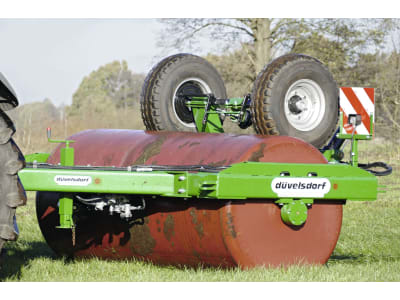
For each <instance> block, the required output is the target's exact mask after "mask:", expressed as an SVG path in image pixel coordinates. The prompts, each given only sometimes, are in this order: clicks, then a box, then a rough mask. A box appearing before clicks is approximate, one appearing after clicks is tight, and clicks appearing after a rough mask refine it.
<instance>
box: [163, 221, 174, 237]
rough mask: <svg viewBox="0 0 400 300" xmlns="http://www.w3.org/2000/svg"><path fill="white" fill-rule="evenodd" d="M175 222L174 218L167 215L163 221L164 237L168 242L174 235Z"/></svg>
mask: <svg viewBox="0 0 400 300" xmlns="http://www.w3.org/2000/svg"><path fill="white" fill-rule="evenodd" d="M174 229H175V222H174V217H173V216H172V215H168V216H167V218H166V219H165V221H164V230H163V232H164V236H165V238H166V239H167V240H168V241H170V240H171V237H172V236H173V235H174V233H175V231H174Z"/></svg>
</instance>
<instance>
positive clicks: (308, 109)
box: [284, 79, 326, 131]
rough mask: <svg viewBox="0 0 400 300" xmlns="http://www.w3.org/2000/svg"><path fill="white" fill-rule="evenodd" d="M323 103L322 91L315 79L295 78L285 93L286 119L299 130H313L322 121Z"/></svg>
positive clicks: (324, 101)
mask: <svg viewBox="0 0 400 300" xmlns="http://www.w3.org/2000/svg"><path fill="white" fill-rule="evenodd" d="M325 103H326V100H325V96H324V93H323V91H322V89H321V87H320V86H319V85H318V84H317V83H316V82H315V81H313V80H310V79H300V80H297V81H296V82H294V83H293V84H292V85H291V86H290V87H289V89H288V91H287V92H286V95H285V103H284V111H285V116H286V119H287V120H288V122H289V124H290V125H292V126H293V127H294V128H295V129H297V130H299V131H310V130H313V129H314V128H315V127H317V126H318V125H319V124H320V123H321V122H322V119H323V117H324V114H325Z"/></svg>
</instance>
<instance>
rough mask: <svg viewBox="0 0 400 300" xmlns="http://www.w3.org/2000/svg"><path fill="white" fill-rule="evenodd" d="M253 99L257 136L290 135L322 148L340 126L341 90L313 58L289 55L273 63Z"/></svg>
mask: <svg viewBox="0 0 400 300" xmlns="http://www.w3.org/2000/svg"><path fill="white" fill-rule="evenodd" d="M298 94H299V95H298ZM251 98H252V102H251V108H250V109H251V114H252V123H253V125H254V129H255V131H256V132H257V133H258V134H264V135H288V136H292V137H297V138H300V139H302V140H304V141H306V142H308V143H310V144H312V145H313V146H315V147H321V146H323V145H324V144H325V142H326V141H328V140H329V138H330V137H331V136H332V134H333V133H334V131H335V129H336V127H337V122H338V117H339V114H338V112H339V91H338V87H337V85H336V82H335V80H334V79H333V77H332V75H331V74H330V72H329V70H328V69H327V68H326V67H325V66H324V65H323V64H322V63H321V62H320V61H318V60H317V59H315V58H313V57H310V56H307V55H303V54H288V55H283V56H281V57H278V58H277V59H275V60H273V61H272V62H270V63H269V64H268V65H266V66H265V68H264V69H263V70H262V71H261V72H260V73H259V74H258V76H257V78H256V81H255V83H254V87H253V90H252V94H251ZM314 100H315V101H314ZM299 101H300V104H301V105H302V106H299V105H298V104H297V103H298V102H299Z"/></svg>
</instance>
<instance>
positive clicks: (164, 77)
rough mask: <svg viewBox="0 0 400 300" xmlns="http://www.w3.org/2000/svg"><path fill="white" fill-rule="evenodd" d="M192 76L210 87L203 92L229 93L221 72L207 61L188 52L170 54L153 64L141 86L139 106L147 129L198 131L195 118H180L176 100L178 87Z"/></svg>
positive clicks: (222, 95)
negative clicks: (192, 119)
mask: <svg viewBox="0 0 400 300" xmlns="http://www.w3.org/2000/svg"><path fill="white" fill-rule="evenodd" d="M191 78H194V79H199V81H198V82H200V81H201V82H204V83H205V84H206V85H207V87H208V88H209V91H204V90H202V92H203V93H205V92H211V93H213V94H214V96H215V97H217V98H226V97H227V96H226V89H225V85H224V82H223V80H222V78H221V76H220V75H219V73H218V71H217V70H216V69H215V68H214V67H213V66H212V65H211V64H210V63H209V62H208V61H206V60H205V59H203V58H201V57H199V56H195V55H192V54H186V53H180V54H176V55H172V56H169V57H167V58H165V59H163V60H162V61H160V62H159V63H158V64H157V65H156V66H154V67H153V69H152V70H151V71H150V72H149V74H148V75H147V76H146V78H145V81H144V84H143V86H142V92H141V95H140V109H141V114H142V119H143V123H144V125H145V127H146V129H147V130H152V131H161V130H168V131H196V127H195V126H194V123H193V122H192V121H189V120H183V118H182V119H179V118H178V115H177V113H176V111H175V110H174V104H173V96H174V93H175V91H176V89H177V88H178V87H179V86H180V84H181V83H183V82H185V80H187V79H191ZM194 82H195V81H194ZM189 84H190V82H189ZM187 113H189V112H187ZM191 126H192V127H191Z"/></svg>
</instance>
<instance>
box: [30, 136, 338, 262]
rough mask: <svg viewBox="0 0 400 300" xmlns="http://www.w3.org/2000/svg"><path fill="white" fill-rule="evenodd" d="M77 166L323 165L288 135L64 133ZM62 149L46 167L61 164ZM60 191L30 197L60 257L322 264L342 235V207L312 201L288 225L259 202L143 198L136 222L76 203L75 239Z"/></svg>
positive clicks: (313, 151) (270, 206) (267, 203)
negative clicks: (64, 225)
mask: <svg viewBox="0 0 400 300" xmlns="http://www.w3.org/2000/svg"><path fill="white" fill-rule="evenodd" d="M69 139H72V140H75V141H76V142H75V143H74V144H73V145H72V146H73V147H74V148H75V164H76V165H88V164H90V165H92V166H130V165H138V164H146V165H152V164H153V165H197V164H203V165H212V166H225V165H230V164H233V163H237V162H242V161H259V162H284V163H326V159H325V158H324V157H323V155H322V154H321V153H320V152H319V151H318V150H317V149H316V148H314V147H313V146H311V145H309V144H307V143H305V142H303V141H301V140H299V139H296V138H292V137H285V136H269V137H265V136H254V135H253V136H252V135H232V134H209V133H188V132H145V131H134V130H105V129H102V130H86V131H83V132H80V133H77V134H75V135H73V136H71V137H70V138H69ZM59 148H60V147H58V149H56V151H55V152H54V153H53V154H52V156H51V157H50V159H49V161H48V162H49V163H54V164H55V163H58V161H59ZM59 196H60V195H59V194H57V193H49V192H40V193H38V195H37V216H38V220H39V225H40V228H41V230H42V233H43V235H44V237H45V239H46V241H47V243H48V244H49V246H50V247H51V248H52V249H53V250H54V251H55V252H56V253H57V254H60V255H68V256H74V257H92V256H97V257H101V258H113V259H125V258H132V257H135V258H137V259H142V260H149V261H152V262H154V263H157V264H167V265H190V266H198V265H204V266H221V267H233V266H240V267H242V268H247V267H254V266H259V265H265V266H268V265H271V266H279V265H290V264H323V263H325V262H326V261H327V260H328V258H329V257H330V255H331V253H332V251H333V250H334V248H335V245H336V242H337V239H338V237H339V233H340V228H341V223H342V204H341V203H339V202H337V203H332V202H330V203H321V202H316V203H314V204H313V205H312V207H311V208H309V210H308V218H307V221H306V223H305V224H304V225H302V226H300V227H294V226H288V225H286V224H284V223H283V221H282V220H281V217H280V209H279V207H278V206H277V205H276V204H274V203H273V202H272V201H273V200H270V199H265V200H262V201H261V200H248V201H238V200H232V201H229V200H209V199H197V200H187V201H184V200H182V199H173V198H154V199H153V198H151V197H150V198H149V199H148V200H147V201H146V209H145V210H144V211H143V212H142V213H141V215H140V216H139V218H138V219H136V220H134V221H131V222H127V221H124V220H122V219H120V217H119V216H110V215H109V214H108V212H106V211H104V212H99V211H89V210H87V209H86V208H85V207H83V206H80V205H77V210H76V211H75V212H74V216H75V217H76V220H75V222H76V225H77V227H76V240H75V246H73V245H72V234H71V230H66V229H57V228H56V226H57V225H59V217H58V211H57V202H58V198H59Z"/></svg>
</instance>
